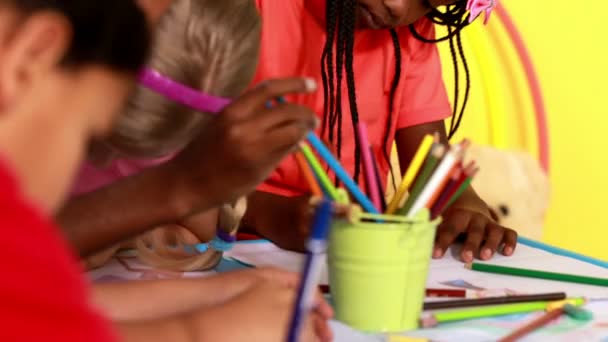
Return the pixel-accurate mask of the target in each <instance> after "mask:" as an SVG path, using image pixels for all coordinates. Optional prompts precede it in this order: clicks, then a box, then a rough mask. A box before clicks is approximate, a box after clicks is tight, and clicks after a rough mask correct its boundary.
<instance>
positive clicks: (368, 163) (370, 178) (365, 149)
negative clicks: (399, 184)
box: [357, 122, 382, 212]
mask: <svg viewBox="0 0 608 342" xmlns="http://www.w3.org/2000/svg"><path fill="white" fill-rule="evenodd" d="M357 135H358V136H359V143H360V144H361V156H362V157H363V170H364V173H365V181H366V184H367V191H368V193H369V196H370V197H371V200H372V203H373V204H374V207H376V209H378V211H380V212H381V211H382V202H381V201H380V193H379V192H378V182H377V179H376V172H375V170H374V169H375V167H374V162H373V160H372V152H371V148H370V144H369V139H368V137H369V135H368V133H367V126H366V125H365V123H363V122H359V123H358V124H357Z"/></svg>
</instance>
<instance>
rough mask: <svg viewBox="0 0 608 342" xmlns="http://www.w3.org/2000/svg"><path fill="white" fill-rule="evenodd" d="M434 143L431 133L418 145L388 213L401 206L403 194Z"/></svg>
mask: <svg viewBox="0 0 608 342" xmlns="http://www.w3.org/2000/svg"><path fill="white" fill-rule="evenodd" d="M432 145H433V136H432V135H430V134H429V135H426V136H425V137H424V138H423V139H422V141H421V142H420V146H418V150H417V151H416V154H415V155H414V158H413V159H412V162H411V163H410V166H409V167H408V168H407V171H406V172H405V174H404V175H403V179H402V180H401V184H400V185H399V188H398V189H397V191H396V192H395V196H393V200H392V201H391V202H390V204H389V205H388V209H387V210H386V213H387V214H388V215H391V214H393V213H395V211H397V209H398V208H399V205H400V204H401V201H402V200H403V196H405V194H406V192H407V190H408V189H409V188H410V186H411V185H412V182H413V181H414V178H415V177H416V175H417V174H418V171H419V170H420V167H421V166H422V164H423V163H424V161H425V159H426V158H427V156H428V154H429V151H430V150H431V146H432Z"/></svg>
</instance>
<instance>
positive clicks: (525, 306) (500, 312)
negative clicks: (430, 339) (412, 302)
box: [420, 298, 585, 328]
mask: <svg viewBox="0 0 608 342" xmlns="http://www.w3.org/2000/svg"><path fill="white" fill-rule="evenodd" d="M551 303H553V302H551V301H540V302H527V303H511V304H500V305H488V306H480V307H471V308H463V309H455V310H446V311H442V310H440V311H436V312H433V313H430V314H427V315H423V316H422V318H421V319H420V325H421V327H423V328H431V327H434V326H437V325H438V324H442V323H449V322H456V321H467V320H471V319H478V318H488V317H496V316H507V315H514V314H522V313H529V312H536V311H545V310H548V307H549V305H550V304H551ZM584 303H585V300H584V299H583V298H572V299H568V300H566V301H562V302H561V303H560V304H561V305H560V306H558V307H556V308H561V307H563V305H565V304H573V305H583V304H584ZM549 310H550V309H549Z"/></svg>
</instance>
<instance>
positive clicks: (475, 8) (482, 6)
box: [467, 0, 498, 25]
mask: <svg viewBox="0 0 608 342" xmlns="http://www.w3.org/2000/svg"><path fill="white" fill-rule="evenodd" d="M497 1H498V0H469V2H468V3H467V10H468V11H470V12H471V15H470V17H469V23H472V22H473V21H474V20H475V19H477V18H478V17H479V16H480V15H481V13H483V12H485V13H486V16H485V18H484V20H483V23H484V25H486V24H487V23H488V20H490V15H491V14H492V10H494V7H496V2H497Z"/></svg>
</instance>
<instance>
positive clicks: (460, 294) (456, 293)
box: [426, 289, 467, 298]
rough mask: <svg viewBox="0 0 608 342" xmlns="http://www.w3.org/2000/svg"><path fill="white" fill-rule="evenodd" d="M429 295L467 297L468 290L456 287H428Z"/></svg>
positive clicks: (427, 294)
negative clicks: (456, 288)
mask: <svg viewBox="0 0 608 342" xmlns="http://www.w3.org/2000/svg"><path fill="white" fill-rule="evenodd" d="M426 296H427V297H452V298H466V297H467V290H461V289H458V290H455V289H426Z"/></svg>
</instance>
